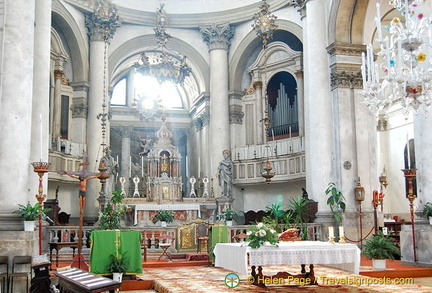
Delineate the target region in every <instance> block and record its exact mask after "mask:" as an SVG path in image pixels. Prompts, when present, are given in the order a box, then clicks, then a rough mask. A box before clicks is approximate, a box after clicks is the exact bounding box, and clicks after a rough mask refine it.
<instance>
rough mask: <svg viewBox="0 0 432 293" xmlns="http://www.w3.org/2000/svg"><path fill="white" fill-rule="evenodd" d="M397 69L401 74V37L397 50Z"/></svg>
mask: <svg viewBox="0 0 432 293" xmlns="http://www.w3.org/2000/svg"><path fill="white" fill-rule="evenodd" d="M397 57H398V59H397V69H398V73H399V74H401V70H402V41H401V39H399V40H398V52H397Z"/></svg>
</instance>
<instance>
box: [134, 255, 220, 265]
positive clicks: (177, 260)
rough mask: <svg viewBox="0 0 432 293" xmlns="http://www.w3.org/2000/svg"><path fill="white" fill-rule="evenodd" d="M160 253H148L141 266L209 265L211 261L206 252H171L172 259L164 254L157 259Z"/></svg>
mask: <svg viewBox="0 0 432 293" xmlns="http://www.w3.org/2000/svg"><path fill="white" fill-rule="evenodd" d="M160 255H161V253H148V254H147V260H146V261H143V268H163V267H187V266H210V265H212V262H211V261H210V259H209V256H208V254H207V253H173V254H171V258H172V260H169V259H168V258H166V257H165V256H164V257H163V258H161V259H160V260H159V256H160Z"/></svg>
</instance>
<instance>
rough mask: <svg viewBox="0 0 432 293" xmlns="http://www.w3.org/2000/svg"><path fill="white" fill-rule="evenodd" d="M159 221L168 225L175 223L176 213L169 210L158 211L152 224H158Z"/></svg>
mask: <svg viewBox="0 0 432 293" xmlns="http://www.w3.org/2000/svg"><path fill="white" fill-rule="evenodd" d="M159 221H161V222H167V223H172V222H174V212H173V211H167V210H159V211H157V213H156V214H155V215H154V216H153V219H152V222H153V224H156V223H157V222H159Z"/></svg>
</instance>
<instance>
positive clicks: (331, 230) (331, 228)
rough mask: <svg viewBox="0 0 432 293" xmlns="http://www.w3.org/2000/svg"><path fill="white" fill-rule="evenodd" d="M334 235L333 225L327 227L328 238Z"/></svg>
mask: <svg viewBox="0 0 432 293" xmlns="http://www.w3.org/2000/svg"><path fill="white" fill-rule="evenodd" d="M331 237H334V231H333V227H329V238H331Z"/></svg>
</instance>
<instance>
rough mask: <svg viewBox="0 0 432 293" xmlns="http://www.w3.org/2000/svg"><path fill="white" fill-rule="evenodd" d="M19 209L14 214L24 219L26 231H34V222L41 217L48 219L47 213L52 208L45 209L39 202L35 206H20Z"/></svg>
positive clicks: (28, 204)
mask: <svg viewBox="0 0 432 293" xmlns="http://www.w3.org/2000/svg"><path fill="white" fill-rule="evenodd" d="M18 206H19V209H18V210H16V211H13V212H12V213H14V214H18V215H20V216H21V217H22V218H23V219H24V231H34V227H35V225H34V221H35V220H36V219H38V218H39V217H42V219H44V220H45V219H46V218H47V215H46V214H45V213H46V212H49V211H50V210H51V209H50V208H43V207H42V205H41V204H40V203H39V202H37V203H35V205H34V206H32V205H31V204H30V202H29V203H27V205H22V204H18Z"/></svg>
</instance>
